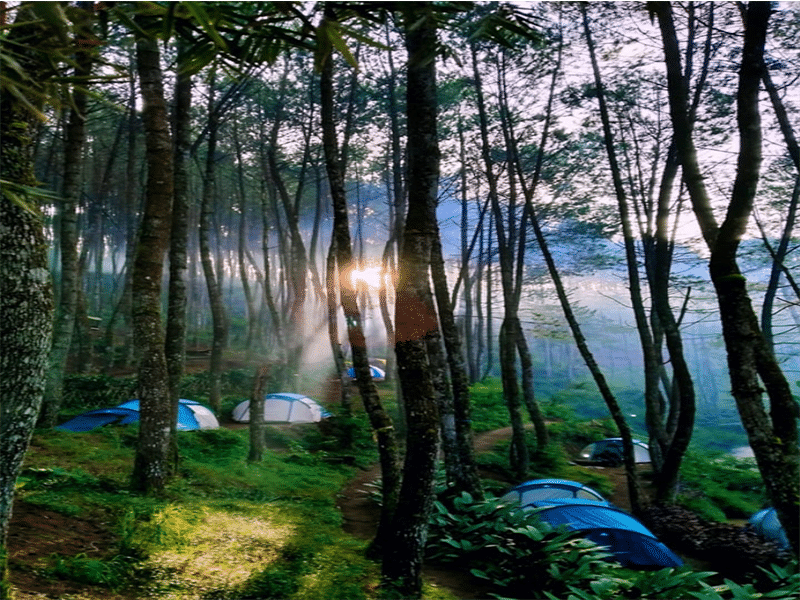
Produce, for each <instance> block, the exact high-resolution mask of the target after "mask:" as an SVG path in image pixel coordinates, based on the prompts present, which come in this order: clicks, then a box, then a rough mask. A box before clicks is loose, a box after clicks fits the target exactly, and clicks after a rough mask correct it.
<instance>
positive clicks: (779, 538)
mask: <svg viewBox="0 0 800 600" xmlns="http://www.w3.org/2000/svg"><path fill="white" fill-rule="evenodd" d="M747 524H748V525H749V526H750V528H751V529H752V530H753V531H755V532H756V533H757V534H759V535H760V536H761V537H763V538H766V539H768V540H769V541H771V542H773V543H775V544H777V545H778V546H780V547H781V548H784V549H786V550H789V549H790V548H791V544H789V537H788V536H787V535H786V530H785V529H784V528H783V525H781V522H780V520H779V519H778V513H777V512H776V511H775V509H774V508H763V509H761V510H760V511H758V512H757V513H756V514H754V515H753V516H752V517H750V519H749V520H748V521H747Z"/></svg>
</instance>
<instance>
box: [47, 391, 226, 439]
mask: <svg viewBox="0 0 800 600" xmlns="http://www.w3.org/2000/svg"><path fill="white" fill-rule="evenodd" d="M138 421H139V401H138V400H128V401H127V402H123V403H122V404H120V405H118V406H112V407H110V408H98V409H96V410H90V411H88V412H85V413H83V414H81V415H78V416H77V417H74V418H73V419H70V420H69V421H67V422H66V423H62V424H61V425H58V426H57V427H56V429H61V430H64V431H75V432H84V431H91V430H92V429H96V428H98V427H102V426H103V425H111V424H112V423H113V424H115V425H130V424H131V423H136V422H138ZM218 428H219V422H218V421H217V417H215V416H214V413H213V412H211V410H209V409H208V408H207V407H205V406H203V405H202V404H200V403H199V402H195V401H194V400H185V399H183V398H182V399H181V400H180V401H179V404H178V423H177V429H178V431H192V430H196V429H218Z"/></svg>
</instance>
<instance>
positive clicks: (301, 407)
mask: <svg viewBox="0 0 800 600" xmlns="http://www.w3.org/2000/svg"><path fill="white" fill-rule="evenodd" d="M330 416H331V414H330V413H329V412H328V411H327V410H325V409H324V408H322V407H321V406H320V405H319V404H317V403H316V402H315V401H314V400H312V399H311V398H308V397H307V396H303V395H302V394H291V393H287V392H280V393H275V394H267V395H266V396H264V422H265V423H317V422H319V421H321V420H322V419H325V418H327V417H330ZM232 417H233V420H234V421H238V422H239V423H249V422H250V400H245V401H244V402H240V403H239V404H237V405H236V408H234V409H233V415H232Z"/></svg>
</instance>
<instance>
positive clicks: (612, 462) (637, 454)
mask: <svg viewBox="0 0 800 600" xmlns="http://www.w3.org/2000/svg"><path fill="white" fill-rule="evenodd" d="M633 454H634V458H635V459H636V462H637V463H649V462H650V449H649V448H648V447H647V444H645V443H644V442H641V441H639V440H633ZM579 460H580V461H584V462H592V463H597V464H601V465H606V466H610V467H614V466H619V465H621V464H622V438H606V439H604V440H600V441H597V442H593V443H591V444H589V445H588V446H586V447H585V448H584V449H583V450H581V452H580V455H579Z"/></svg>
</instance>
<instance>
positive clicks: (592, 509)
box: [527, 498, 683, 569]
mask: <svg viewBox="0 0 800 600" xmlns="http://www.w3.org/2000/svg"><path fill="white" fill-rule="evenodd" d="M527 508H528V509H529V510H530V509H536V516H537V517H538V518H539V519H540V520H541V521H543V522H545V523H549V524H550V525H553V526H554V527H558V526H560V525H563V526H565V527H566V528H567V529H571V530H573V531H579V532H581V533H582V534H583V536H584V537H585V538H586V539H588V540H591V541H592V542H594V543H595V544H598V545H599V546H605V547H607V548H608V549H609V552H611V553H612V554H613V555H614V558H615V559H616V560H617V561H618V562H619V563H620V564H621V565H622V566H624V567H629V568H634V569H637V568H645V569H649V568H663V567H680V566H681V565H682V564H683V561H682V560H681V559H680V558H678V557H677V556H676V555H675V554H674V553H673V552H672V551H671V550H670V549H669V548H667V547H666V546H665V545H664V544H662V543H661V542H659V541H658V538H656V536H655V535H653V534H652V533H651V532H650V530H649V529H647V527H645V526H644V525H642V524H641V523H640V522H639V521H638V520H637V519H635V518H634V517H632V516H631V515H629V514H628V513H626V512H624V511H622V510H620V509H618V508H615V507H613V506H608V505H603V504H602V503H600V502H596V501H593V500H583V499H580V498H558V499H555V500H544V501H540V502H534V503H533V504H531V505H529V506H528V507H527Z"/></svg>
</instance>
